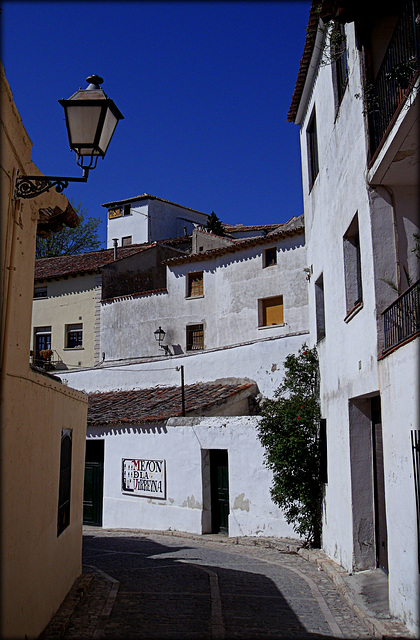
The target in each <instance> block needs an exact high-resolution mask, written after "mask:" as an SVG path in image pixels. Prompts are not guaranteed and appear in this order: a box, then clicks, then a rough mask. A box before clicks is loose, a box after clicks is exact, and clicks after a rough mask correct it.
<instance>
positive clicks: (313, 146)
mask: <svg viewBox="0 0 420 640" xmlns="http://www.w3.org/2000/svg"><path fill="white" fill-rule="evenodd" d="M306 140H307V148H308V171H309V175H308V178H309V191H310V190H311V189H312V186H313V184H314V182H315V179H316V177H317V175H318V172H319V164H318V137H317V130H316V116H315V110H314V111H313V113H312V116H311V119H310V121H309V124H308V128H307V129H306Z"/></svg>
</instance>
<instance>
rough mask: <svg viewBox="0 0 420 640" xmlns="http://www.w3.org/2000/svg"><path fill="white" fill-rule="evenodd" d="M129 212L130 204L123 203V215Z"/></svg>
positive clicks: (127, 214)
mask: <svg viewBox="0 0 420 640" xmlns="http://www.w3.org/2000/svg"><path fill="white" fill-rule="evenodd" d="M130 214H131V205H130V204H125V205H124V215H125V216H129V215H130Z"/></svg>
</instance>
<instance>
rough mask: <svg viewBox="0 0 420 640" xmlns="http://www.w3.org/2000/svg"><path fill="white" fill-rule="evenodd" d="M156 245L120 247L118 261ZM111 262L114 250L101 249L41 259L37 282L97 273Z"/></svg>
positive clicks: (36, 266)
mask: <svg viewBox="0 0 420 640" xmlns="http://www.w3.org/2000/svg"><path fill="white" fill-rule="evenodd" d="M154 244H155V243H144V244H131V245H129V246H126V247H118V251H117V260H121V259H122V258H127V257H128V256H131V255H133V254H135V253H139V252H140V251H145V250H146V249H149V248H150V247H152V246H153V245H154ZM110 262H114V249H101V250H100V251H91V252H89V253H79V254H77V255H73V256H57V257H55V258H40V259H39V260H36V262H35V280H44V279H47V278H62V277H64V276H69V275H80V274H83V273H89V272H95V271H99V269H100V268H101V267H104V266H105V265H106V264H109V263H110Z"/></svg>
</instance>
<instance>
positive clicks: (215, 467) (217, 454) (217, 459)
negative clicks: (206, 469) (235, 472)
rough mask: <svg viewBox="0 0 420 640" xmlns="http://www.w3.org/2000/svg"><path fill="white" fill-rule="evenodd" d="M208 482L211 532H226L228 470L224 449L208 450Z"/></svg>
mask: <svg viewBox="0 0 420 640" xmlns="http://www.w3.org/2000/svg"><path fill="white" fill-rule="evenodd" d="M210 482H211V520H212V533H228V520H229V471H228V452H227V451H226V450H225V449H215V450H212V451H210Z"/></svg>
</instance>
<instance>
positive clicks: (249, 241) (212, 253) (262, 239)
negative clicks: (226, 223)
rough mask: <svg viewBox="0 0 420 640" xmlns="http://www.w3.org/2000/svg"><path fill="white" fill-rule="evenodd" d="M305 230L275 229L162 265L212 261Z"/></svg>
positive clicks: (297, 228)
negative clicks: (263, 234) (264, 234)
mask: <svg viewBox="0 0 420 640" xmlns="http://www.w3.org/2000/svg"><path fill="white" fill-rule="evenodd" d="M304 230H305V227H304V224H303V222H302V224H300V225H299V226H296V227H294V228H289V229H287V228H286V229H285V228H284V227H283V226H279V227H277V230H276V229H275V230H274V231H271V232H270V233H268V234H267V235H266V236H254V237H252V238H244V239H243V240H236V241H235V242H234V243H233V244H231V245H227V246H225V247H218V248H217V249H209V250H208V251H203V252H201V253H192V254H187V255H182V256H179V257H178V256H177V257H175V258H168V259H167V260H164V261H163V263H164V264H167V265H168V266H172V265H175V264H183V263H187V262H201V261H202V260H212V259H213V258H215V257H217V256H221V255H224V254H228V253H235V252H237V251H242V250H243V249H249V248H250V247H256V246H257V245H260V244H268V243H272V242H273V241H275V240H278V239H281V238H285V237H286V236H293V235H297V234H300V233H303V232H304Z"/></svg>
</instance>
